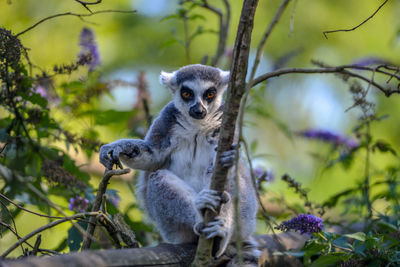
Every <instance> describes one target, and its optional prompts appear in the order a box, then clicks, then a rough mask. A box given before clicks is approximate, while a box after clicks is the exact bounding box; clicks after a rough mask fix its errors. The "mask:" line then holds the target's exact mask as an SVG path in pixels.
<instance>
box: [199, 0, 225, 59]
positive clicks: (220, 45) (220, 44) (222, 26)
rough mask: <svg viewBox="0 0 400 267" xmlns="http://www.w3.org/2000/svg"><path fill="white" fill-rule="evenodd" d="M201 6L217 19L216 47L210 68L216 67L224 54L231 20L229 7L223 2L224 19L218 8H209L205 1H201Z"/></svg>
mask: <svg viewBox="0 0 400 267" xmlns="http://www.w3.org/2000/svg"><path fill="white" fill-rule="evenodd" d="M201 6H202V7H204V8H206V9H208V10H210V11H211V12H213V13H215V14H216V15H217V16H218V19H219V37H218V46H217V51H216V53H215V55H214V57H213V58H212V60H211V66H217V65H218V62H219V61H220V59H221V57H222V56H223V54H224V52H225V47H226V42H227V38H228V32H229V23H230V20H231V7H230V4H229V2H228V0H224V6H225V9H226V17H225V18H224V14H223V13H222V11H221V10H219V9H218V8H215V7H213V6H210V5H209V4H208V1H207V0H202V5H201Z"/></svg>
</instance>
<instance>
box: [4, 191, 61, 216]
mask: <svg viewBox="0 0 400 267" xmlns="http://www.w3.org/2000/svg"><path fill="white" fill-rule="evenodd" d="M0 197H1V198H3V199H5V200H7V201H8V202H10V203H11V204H13V205H14V206H16V207H17V208H19V209H21V210H24V211H26V212H29V213H32V214H35V215H37V216H40V217H46V218H52V219H62V218H63V217H59V216H50V215H45V214H40V213H37V212H34V211H31V210H28V209H26V208H24V207H22V206H21V205H19V204H17V203H15V202H14V201H12V200H11V199H9V198H8V197H6V196H5V195H3V194H1V193H0Z"/></svg>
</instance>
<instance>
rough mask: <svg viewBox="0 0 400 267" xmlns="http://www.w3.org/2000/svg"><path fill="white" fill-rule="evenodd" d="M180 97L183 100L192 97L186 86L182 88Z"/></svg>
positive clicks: (191, 92)
mask: <svg viewBox="0 0 400 267" xmlns="http://www.w3.org/2000/svg"><path fill="white" fill-rule="evenodd" d="M181 96H182V98H183V99H184V100H190V99H191V98H192V97H193V91H192V90H190V89H189V88H188V87H186V86H182V89H181Z"/></svg>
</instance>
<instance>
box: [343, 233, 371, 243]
mask: <svg viewBox="0 0 400 267" xmlns="http://www.w3.org/2000/svg"><path fill="white" fill-rule="evenodd" d="M344 236H345V237H348V238H353V239H356V240H360V241H362V242H364V241H365V239H366V235H365V233H363V232H357V233H354V234H347V235H344Z"/></svg>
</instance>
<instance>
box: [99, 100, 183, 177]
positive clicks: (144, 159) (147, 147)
mask: <svg viewBox="0 0 400 267" xmlns="http://www.w3.org/2000/svg"><path fill="white" fill-rule="evenodd" d="M178 114H179V111H177V109H176V108H175V106H174V105H173V104H172V103H170V104H169V105H167V106H166V107H165V108H164V109H163V110H162V111H161V114H160V116H159V117H158V118H157V119H156V120H155V121H154V123H153V124H152V126H151V128H150V130H149V132H148V133H147V135H146V138H145V139H144V140H141V139H121V140H118V141H115V142H113V143H110V144H107V145H104V146H102V147H101V148H100V162H101V163H102V164H103V165H104V166H105V167H106V168H107V169H112V167H113V165H114V164H118V162H119V160H121V161H122V163H124V164H125V165H127V166H128V167H130V168H133V169H139V170H145V171H155V170H157V169H160V168H161V167H162V166H163V165H164V164H165V163H166V162H167V160H168V157H169V155H170V153H171V151H172V150H173V147H174V144H173V143H172V142H171V130H172V128H173V126H174V124H175V123H176V119H177V116H178Z"/></svg>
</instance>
